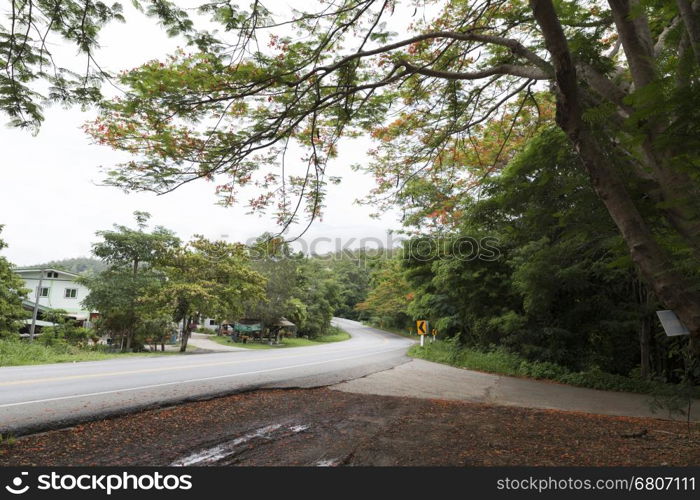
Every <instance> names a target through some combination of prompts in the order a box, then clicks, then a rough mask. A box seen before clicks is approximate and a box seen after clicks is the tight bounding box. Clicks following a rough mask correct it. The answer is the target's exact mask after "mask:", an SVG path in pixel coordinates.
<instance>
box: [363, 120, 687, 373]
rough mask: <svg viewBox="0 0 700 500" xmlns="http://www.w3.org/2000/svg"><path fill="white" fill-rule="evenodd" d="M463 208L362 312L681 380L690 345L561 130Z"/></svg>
mask: <svg viewBox="0 0 700 500" xmlns="http://www.w3.org/2000/svg"><path fill="white" fill-rule="evenodd" d="M456 208H457V209H458V210H459V211H460V214H461V215H460V218H459V223H458V224H457V225H456V226H455V228H454V230H452V231H443V232H440V233H433V234H429V235H426V236H423V237H416V238H414V239H412V240H409V242H408V243H407V244H406V245H405V247H404V250H403V253H402V255H400V256H399V257H397V258H395V259H393V260H390V261H387V262H386V263H384V264H383V265H382V267H381V268H380V269H379V270H378V271H377V272H376V273H375V274H374V277H373V287H372V290H371V291H370V292H369V296H368V297H369V298H368V300H367V301H366V302H364V303H361V304H359V306H358V307H359V308H361V309H369V310H371V311H372V312H373V313H374V314H375V315H377V316H378V317H379V318H382V320H383V321H385V322H388V323H389V324H393V326H396V327H402V328H404V327H410V324H411V320H412V319H417V318H424V319H428V320H430V322H431V325H432V326H433V327H434V328H437V329H438V331H439V332H440V336H441V337H442V338H455V339H456V340H457V341H458V343H459V344H461V345H464V346H469V347H472V348H477V349H482V350H490V349H505V350H507V351H509V352H512V353H517V354H519V355H520V356H522V357H523V358H524V359H527V360H530V361H536V362H544V363H551V364H552V365H556V366H560V367H562V369H565V370H574V371H579V370H591V369H594V370H603V371H607V372H610V373H616V374H623V375H627V374H630V373H632V374H639V373H640V372H641V374H642V375H643V376H645V377H648V376H651V375H652V374H654V375H657V376H661V377H663V378H665V379H668V380H677V379H678V378H679V374H678V372H677V371H678V370H681V371H682V370H683V369H684V359H683V347H684V346H685V345H686V344H687V339H678V338H677V339H674V340H670V339H668V338H667V337H666V336H665V335H664V333H663V332H662V330H661V329H660V327H659V325H658V323H657V322H656V321H655V314H654V311H655V310H656V309H658V308H659V304H658V301H657V300H656V298H655V297H654V295H653V293H651V292H650V291H649V289H648V288H647V287H646V286H645V285H644V284H643V282H642V281H641V280H640V279H639V275H638V272H637V270H636V269H635V266H634V264H633V262H632V260H631V259H630V257H629V253H628V252H627V251H626V248H625V245H624V242H623V241H622V239H621V237H620V235H619V233H618V232H617V231H616V229H615V226H614V224H613V222H612V221H611V219H610V217H609V216H608V214H607V213H606V211H605V209H604V207H603V205H602V204H601V203H600V201H599V200H598V199H597V197H596V196H595V193H594V192H593V190H592V189H591V188H590V187H589V185H588V183H587V179H586V178H585V173H584V172H583V171H582V169H581V168H579V166H578V160H577V157H576V154H575V152H574V151H573V150H572V148H571V147H570V145H569V143H568V141H567V140H566V137H565V136H564V134H563V133H562V132H561V131H559V130H557V129H553V128H545V129H543V130H542V131H540V132H539V133H538V135H536V136H535V137H534V138H533V139H531V140H530V141H529V142H528V143H527V146H526V147H525V148H524V149H523V150H522V151H521V152H520V153H519V154H517V155H516V156H515V157H514V159H513V160H512V161H511V162H510V163H509V164H508V166H507V167H506V168H505V169H504V170H503V171H502V173H501V174H500V175H498V176H493V177H491V178H489V179H488V180H487V181H486V182H485V183H484V185H483V188H482V190H481V193H480V197H479V198H464V199H462V200H461V201H460V202H459V203H458V205H457V207H456ZM485 238H490V239H492V240H493V241H491V243H490V246H491V247H493V248H492V249H489V248H488V245H486V244H485V242H486V243H488V242H489V241H490V240H486V239H485ZM472 242H478V243H479V244H480V245H481V248H479V250H478V251H472V250H473V248H472V244H471V243H472ZM494 242H495V243H494ZM465 243H469V245H465ZM493 249H495V252H494V251H493ZM407 298H410V299H411V300H407ZM640 352H641V355H640Z"/></svg>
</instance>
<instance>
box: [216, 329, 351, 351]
mask: <svg viewBox="0 0 700 500" xmlns="http://www.w3.org/2000/svg"><path fill="white" fill-rule="evenodd" d="M349 338H350V334H349V333H347V332H344V331H343V330H341V329H340V328H336V327H331V330H330V332H329V333H328V334H327V335H323V336H322V337H316V338H315V339H313V340H312V339H305V338H303V337H286V338H283V339H282V343H281V344H279V345H270V344H268V343H267V342H246V343H245V344H244V343H243V342H232V341H231V338H230V337H225V336H220V335H210V336H209V340H212V341H214V342H216V343H218V344H221V345H227V346H233V347H243V348H245V349H283V348H285V347H306V346H312V345H321V344H328V343H330V342H342V341H344V340H348V339H349Z"/></svg>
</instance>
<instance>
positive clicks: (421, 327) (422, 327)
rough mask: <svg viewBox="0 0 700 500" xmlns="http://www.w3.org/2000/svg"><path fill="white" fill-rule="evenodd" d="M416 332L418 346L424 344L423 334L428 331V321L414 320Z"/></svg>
mask: <svg viewBox="0 0 700 500" xmlns="http://www.w3.org/2000/svg"><path fill="white" fill-rule="evenodd" d="M416 332H417V333H418V335H420V346H421V347H423V345H425V336H426V334H427V333H428V322H427V321H426V320H424V319H419V320H418V321H416Z"/></svg>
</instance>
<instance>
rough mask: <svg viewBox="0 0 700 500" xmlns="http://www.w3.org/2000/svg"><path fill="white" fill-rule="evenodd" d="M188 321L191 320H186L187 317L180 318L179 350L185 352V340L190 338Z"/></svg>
mask: <svg viewBox="0 0 700 500" xmlns="http://www.w3.org/2000/svg"><path fill="white" fill-rule="evenodd" d="M190 323H191V320H189V321H188V319H187V318H185V319H183V320H182V338H181V339H180V352H185V351H186V350H187V341H188V340H189V339H190V328H189V325H190Z"/></svg>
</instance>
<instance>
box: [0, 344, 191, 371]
mask: <svg viewBox="0 0 700 500" xmlns="http://www.w3.org/2000/svg"><path fill="white" fill-rule="evenodd" d="M174 354H180V353H179V352H173V351H166V352H161V351H157V352H156V351H147V352H126V353H122V352H112V351H108V350H107V348H106V346H91V347H87V348H79V347H76V346H72V345H70V344H67V343H56V344H52V345H45V344H42V343H41V342H38V341H34V342H28V341H26V340H19V339H0V366H22V365H40V364H46V363H71V362H75V361H101V360H104V359H114V358H122V357H126V356H163V355H174Z"/></svg>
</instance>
